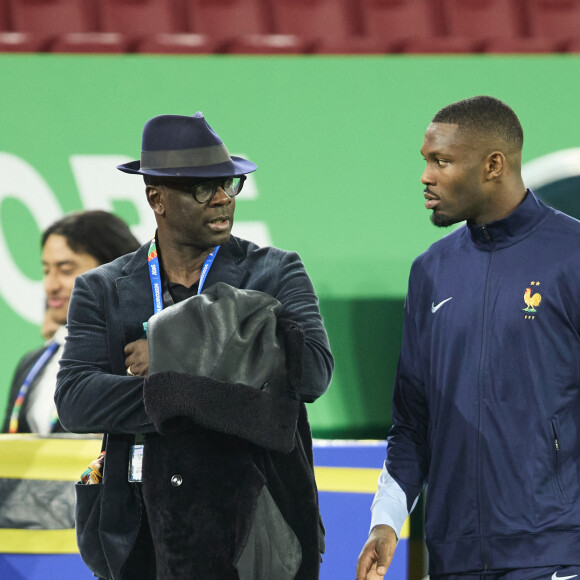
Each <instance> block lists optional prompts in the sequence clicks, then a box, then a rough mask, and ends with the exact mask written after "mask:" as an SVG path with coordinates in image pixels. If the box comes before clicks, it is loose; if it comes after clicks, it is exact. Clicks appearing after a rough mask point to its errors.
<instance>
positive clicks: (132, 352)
mask: <svg viewBox="0 0 580 580" xmlns="http://www.w3.org/2000/svg"><path fill="white" fill-rule="evenodd" d="M125 355H126V357H127V358H125V366H126V367H127V374H128V375H133V376H139V377H146V376H147V375H148V374H149V348H148V346H147V339H146V338H141V339H139V340H136V341H135V342H130V343H129V344H128V345H127V346H125Z"/></svg>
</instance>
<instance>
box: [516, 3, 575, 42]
mask: <svg viewBox="0 0 580 580" xmlns="http://www.w3.org/2000/svg"><path fill="white" fill-rule="evenodd" d="M523 6H525V10H526V12H527V18H528V25H529V34H530V36H533V37H542V38H553V39H556V40H567V39H570V38H574V37H577V36H578V34H579V31H580V1H578V0H526V1H525V3H524V4H523Z"/></svg>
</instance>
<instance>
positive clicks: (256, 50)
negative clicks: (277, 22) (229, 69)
mask: <svg viewBox="0 0 580 580" xmlns="http://www.w3.org/2000/svg"><path fill="white" fill-rule="evenodd" d="M310 50H311V45H310V43H308V42H306V41H305V40H304V39H303V38H301V37H299V36H295V35H292V34H248V35H244V36H240V37H238V38H235V39H233V40H232V41H231V42H230V43H228V44H227V46H226V48H225V52H227V53H231V54H304V53H307V52H310Z"/></svg>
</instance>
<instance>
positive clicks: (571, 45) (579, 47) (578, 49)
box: [563, 36, 580, 53]
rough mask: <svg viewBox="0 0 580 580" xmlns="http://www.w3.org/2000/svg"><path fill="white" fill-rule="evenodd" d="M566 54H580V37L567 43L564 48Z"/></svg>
mask: <svg viewBox="0 0 580 580" xmlns="http://www.w3.org/2000/svg"><path fill="white" fill-rule="evenodd" d="M563 49H564V50H566V52H573V53H580V36H577V37H576V38H572V39H571V40H570V41H568V42H566V43H565V44H564V46H563Z"/></svg>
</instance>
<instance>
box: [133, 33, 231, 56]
mask: <svg viewBox="0 0 580 580" xmlns="http://www.w3.org/2000/svg"><path fill="white" fill-rule="evenodd" d="M222 44H223V43H221V42H219V41H216V40H215V39H213V38H212V37H210V36H209V35H207V34H190V33H176V34H154V35H148V36H147V37H146V38H144V39H143V40H142V41H141V42H139V43H138V44H137V47H136V52H140V53H149V54H212V53H215V52H220V51H221V46H222Z"/></svg>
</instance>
